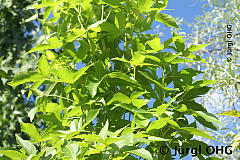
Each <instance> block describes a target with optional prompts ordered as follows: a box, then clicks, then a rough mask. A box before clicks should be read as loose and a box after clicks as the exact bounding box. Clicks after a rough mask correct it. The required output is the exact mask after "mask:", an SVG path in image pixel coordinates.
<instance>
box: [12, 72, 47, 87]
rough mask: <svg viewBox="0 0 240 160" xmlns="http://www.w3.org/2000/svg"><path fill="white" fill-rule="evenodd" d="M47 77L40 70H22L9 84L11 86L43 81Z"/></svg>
mask: <svg viewBox="0 0 240 160" xmlns="http://www.w3.org/2000/svg"><path fill="white" fill-rule="evenodd" d="M43 79H45V76H43V75H42V74H40V73H38V72H33V71H30V72H21V73H19V74H17V75H16V76H15V77H14V79H13V81H11V82H9V83H8V85H10V86H17V85H19V84H23V83H26V82H35V81H41V80H43Z"/></svg>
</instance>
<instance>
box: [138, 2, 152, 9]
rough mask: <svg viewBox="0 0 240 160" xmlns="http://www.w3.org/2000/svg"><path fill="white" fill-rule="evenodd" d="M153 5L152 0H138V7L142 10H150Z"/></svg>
mask: <svg viewBox="0 0 240 160" xmlns="http://www.w3.org/2000/svg"><path fill="white" fill-rule="evenodd" d="M152 5H153V1H152V0H138V9H139V10H140V11H145V10H146V11H148V10H149V9H150V8H151V7H152Z"/></svg>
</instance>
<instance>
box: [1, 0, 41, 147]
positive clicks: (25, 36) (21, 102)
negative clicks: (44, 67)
mask: <svg viewBox="0 0 240 160" xmlns="http://www.w3.org/2000/svg"><path fill="white" fill-rule="evenodd" d="M32 3H33V1H32V0H7V1H5V0H3V1H0V146H1V147H3V146H5V147H6V146H15V145H16V140H15V133H18V134H20V126H19V123H18V121H20V120H22V121H25V122H29V118H28V116H27V115H28V112H29V110H30V109H31V108H32V106H33V102H26V99H24V97H25V98H26V93H27V90H26V89H25V88H24V85H19V86H17V87H11V86H9V85H7V82H8V81H9V80H10V79H12V77H14V75H15V74H16V73H19V72H22V71H26V70H29V69H32V68H33V66H34V63H35V59H33V58H32V56H28V57H23V54H24V53H25V52H26V51H28V50H29V49H30V48H31V47H32V43H34V42H35V41H36V39H37V38H38V37H37V34H36V33H37V32H39V28H40V26H39V24H37V23H36V22H34V20H36V19H37V18H38V13H37V12H36V11H34V10H33V9H29V8H28V7H29V5H31V4H32ZM21 135H22V136H23V137H25V138H27V137H28V136H27V135H26V134H21Z"/></svg>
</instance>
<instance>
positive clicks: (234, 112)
mask: <svg viewBox="0 0 240 160" xmlns="http://www.w3.org/2000/svg"><path fill="white" fill-rule="evenodd" d="M217 115H222V116H230V117H240V112H238V111H237V110H232V111H224V112H222V113H217Z"/></svg>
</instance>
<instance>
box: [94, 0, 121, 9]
mask: <svg viewBox="0 0 240 160" xmlns="http://www.w3.org/2000/svg"><path fill="white" fill-rule="evenodd" d="M98 4H108V5H110V6H112V7H114V8H115V7H120V6H121V5H122V4H121V3H120V2H119V1H116V0H100V1H99V3H98Z"/></svg>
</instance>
